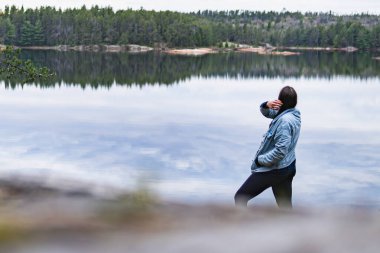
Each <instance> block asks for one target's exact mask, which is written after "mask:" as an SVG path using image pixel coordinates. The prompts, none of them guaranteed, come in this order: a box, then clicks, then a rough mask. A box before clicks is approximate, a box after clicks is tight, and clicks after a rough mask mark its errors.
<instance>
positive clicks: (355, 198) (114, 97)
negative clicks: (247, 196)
mask: <svg viewBox="0 0 380 253" xmlns="http://www.w3.org/2000/svg"><path fill="white" fill-rule="evenodd" d="M22 56H23V57H24V58H28V59H32V60H33V61H35V62H36V63H37V64H41V65H44V66H47V67H49V68H51V69H52V70H54V71H55V72H56V73H57V75H56V76H55V77H54V78H52V79H51V80H48V81H44V82H38V83H34V84H24V85H21V84H20V83H19V81H18V80H12V81H4V80H3V81H1V92H0V106H1V110H0V119H1V122H2V124H1V125H0V148H1V150H2V152H1V153H0V173H1V176H2V177H5V176H14V177H21V176H25V175H26V176H31V177H43V178H44V179H45V180H46V181H48V182H52V183H65V182H68V184H69V183H70V182H71V181H73V180H77V181H79V182H82V183H83V185H85V186H86V185H88V186H91V187H95V189H98V190H101V189H102V187H101V186H102V185H103V186H104V185H106V186H113V187H115V188H122V189H135V188H136V187H140V185H144V187H148V188H149V189H151V190H152V191H153V192H155V193H156V194H157V195H159V196H160V197H161V198H163V199H165V200H176V201H183V202H192V203H205V202H218V203H219V202H223V203H230V204H232V203H233V196H234V194H235V192H236V190H237V189H238V188H239V187H240V185H241V184H242V183H243V181H244V180H245V179H246V178H247V177H248V176H249V174H250V165H251V162H252V159H253V156H254V155H255V153H256V150H257V148H258V146H259V143H260V141H261V137H262V135H263V134H264V133H265V132H266V130H267V128H268V125H269V123H270V120H268V119H266V118H264V117H263V116H262V115H261V113H260V111H259V105H260V104H261V103H262V102H264V101H266V100H268V99H274V98H276V97H277V95H278V92H279V90H280V89H281V88H282V87H283V86H285V85H291V86H293V87H294V88H295V89H296V90H297V92H298V96H299V104H298V108H299V109H300V111H301V113H302V131H301V136H300V139H299V143H298V147H297V175H296V177H295V179H294V182H293V184H294V189H293V190H294V195H293V196H294V204H295V205H296V206H297V205H298V206H309V205H310V206H321V205H322V206H325V205H328V206H366V207H367V206H370V207H376V208H379V207H380V197H379V196H380V170H379V164H380V155H379V150H380V82H379V81H380V78H379V77H380V61H376V60H374V59H372V57H373V56H376V54H370V53H352V54H347V53H338V52H336V53H331V52H304V53H303V54H302V55H300V56H290V57H283V56H263V55H256V54H242V53H226V54H215V55H206V56H201V57H186V56H169V55H162V54H158V53H144V54H128V53H121V54H113V53H89V52H55V51H24V52H23V53H22ZM251 203H252V204H268V205H275V201H274V197H273V196H272V192H271V190H267V191H266V192H264V194H262V195H260V196H259V197H257V198H256V199H254V200H253V201H252V202H251Z"/></svg>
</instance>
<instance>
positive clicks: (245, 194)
mask: <svg viewBox="0 0 380 253" xmlns="http://www.w3.org/2000/svg"><path fill="white" fill-rule="evenodd" d="M295 175H296V161H294V162H293V163H292V164H291V165H289V166H288V167H286V168H283V169H278V170H277V169H276V170H271V171H268V172H254V173H252V174H251V175H250V176H249V177H248V179H247V180H246V181H245V182H244V184H243V185H242V186H241V187H240V189H239V190H238V191H237V192H236V194H235V204H236V205H239V206H247V203H248V201H249V200H250V199H252V198H254V197H256V196H257V195H259V194H260V193H262V192H263V191H264V190H266V189H268V188H269V187H272V191H273V194H274V197H275V198H276V202H277V205H278V206H279V207H280V208H292V181H293V177H294V176H295Z"/></svg>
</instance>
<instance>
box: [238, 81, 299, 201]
mask: <svg viewBox="0 0 380 253" xmlns="http://www.w3.org/2000/svg"><path fill="white" fill-rule="evenodd" d="M296 105H297V93H296V91H295V90H294V89H293V88H292V87H289V86H286V87H284V88H282V89H281V91H280V94H279V96H278V100H274V101H268V102H264V103H262V104H261V106H260V111H261V113H262V114H263V115H264V116H265V117H267V118H271V119H273V120H272V122H271V123H270V125H269V130H268V131H267V133H266V134H265V135H264V139H263V141H262V143H261V145H260V148H259V150H258V151H257V153H256V157H255V160H254V161H253V163H252V166H251V170H252V174H251V175H250V176H249V177H248V179H247V180H246V181H245V182H244V184H243V185H242V186H241V187H240V189H239V190H238V191H237V192H236V194H235V204H236V205H242V206H247V203H248V201H249V200H250V199H252V198H254V197H256V196H257V195H259V194H260V193H262V192H263V191H264V190H265V189H267V188H269V187H272V191H273V194H274V196H275V198H276V202H277V205H278V206H279V207H280V208H292V181H293V177H294V176H295V174H296V155H295V148H296V145H297V141H298V136H299V134H300V128H301V114H300V112H299V110H298V109H296V108H295V106H296Z"/></svg>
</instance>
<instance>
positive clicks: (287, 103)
mask: <svg viewBox="0 0 380 253" xmlns="http://www.w3.org/2000/svg"><path fill="white" fill-rule="evenodd" d="M278 99H279V100H281V102H282V106H281V108H280V110H279V112H278V114H277V115H279V114H280V113H282V112H283V111H285V110H287V109H290V108H294V107H296V105H297V92H296V90H295V89H294V88H293V87H290V86H285V87H284V88H282V89H281V91H280V94H279V95H278Z"/></svg>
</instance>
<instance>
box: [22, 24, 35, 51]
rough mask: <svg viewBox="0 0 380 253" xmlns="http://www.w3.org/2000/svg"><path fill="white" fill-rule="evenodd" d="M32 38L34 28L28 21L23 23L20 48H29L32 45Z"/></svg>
mask: <svg viewBox="0 0 380 253" xmlns="http://www.w3.org/2000/svg"><path fill="white" fill-rule="evenodd" d="M33 38H34V26H33V25H32V24H31V23H30V21H29V20H27V21H25V22H24V24H23V25H22V27H21V38H20V45H21V46H31V45H32V44H33Z"/></svg>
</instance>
